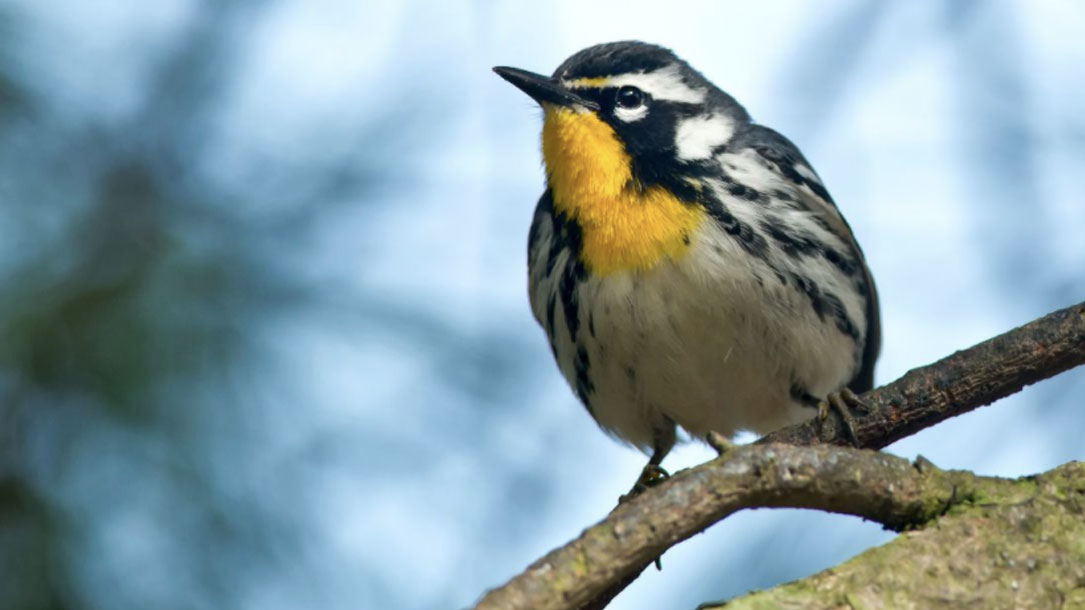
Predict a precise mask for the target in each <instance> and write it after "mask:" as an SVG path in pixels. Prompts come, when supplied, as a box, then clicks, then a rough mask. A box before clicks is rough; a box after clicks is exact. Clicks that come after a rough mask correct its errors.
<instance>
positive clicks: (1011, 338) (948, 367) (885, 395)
mask: <svg viewBox="0 0 1085 610" xmlns="http://www.w3.org/2000/svg"><path fill="white" fill-rule="evenodd" d="M1083 362H1085V303H1078V304H1077V305H1074V306H1072V307H1067V308H1066V309H1060V310H1058V311H1056V312H1053V313H1050V314H1048V315H1046V316H1044V317H1042V318H1039V319H1037V320H1033V321H1032V322H1029V323H1028V324H1025V325H1024V326H1020V327H1018V328H1015V329H1013V330H1011V331H1009V332H1007V333H1004V334H1001V335H999V336H997V337H994V338H993V339H988V340H987V341H984V342H983V343H979V344H977V345H974V346H972V347H970V348H968V349H966V350H961V351H959V352H957V353H955V354H952V355H950V356H947V357H945V358H942V359H941V360H939V361H938V362H935V363H934V364H930V365H927V366H924V367H920V368H917V369H913V370H911V371H908V372H907V373H905V374H904V376H903V377H901V378H900V379H897V380H896V381H894V382H892V383H890V384H887V385H884V386H881V387H880V388H877V389H875V390H872V391H870V392H867V393H866V394H864V395H863V396H862V398H863V401H864V402H866V404H867V405H868V406H870V407H871V408H872V409H873V412H872V413H870V414H869V415H866V416H864V417H858V418H856V419H855V434H856V436H857V437H858V439H859V446H860V447H865V448H867V449H881V448H882V447H885V446H886V445H888V444H890V443H893V442H894V441H898V440H900V439H902V438H904V437H906V436H910V435H912V434H915V433H916V432H919V431H920V430H922V429H924V428H929V427H930V426H933V425H934V424H937V423H938V422H941V421H944V420H947V419H949V418H951V417H954V416H957V415H960V414H962V413H967V412H968V411H971V410H973V409H976V408H979V407H982V406H986V405H989V404H991V403H992V402H994V401H996V400H998V399H1000V398H1004V397H1006V396H1009V395H1010V394H1013V393H1015V392H1019V391H1021V389H1022V388H1024V387H1025V386H1027V385H1029V384H1033V383H1036V382H1037V381H1041V380H1043V379H1047V378H1048V377H1054V376H1055V375H1058V374H1059V373H1061V372H1063V371H1066V370H1068V369H1071V368H1073V367H1075V366H1078V365H1079V364H1082V363H1083ZM824 423H825V426H824V430H823V431H822V434H823V435H824V436H823V438H822V440H821V441H820V442H823V443H825V442H828V443H833V444H836V445H847V444H849V441H848V437H847V436H846V435H845V434H844V431H843V429H842V427H841V426H840V425H838V422H837V420H835V419H830V420H827V421H825V422H824ZM757 442H759V443H789V444H792V445H810V444H816V443H818V442H819V440H818V426H817V425H816V422H814V421H809V422H806V423H803V424H799V425H797V426H789V427H787V428H782V429H780V430H777V431H776V432H773V433H771V434H769V435H767V436H765V437H764V438H762V439H761V440H759V441H757Z"/></svg>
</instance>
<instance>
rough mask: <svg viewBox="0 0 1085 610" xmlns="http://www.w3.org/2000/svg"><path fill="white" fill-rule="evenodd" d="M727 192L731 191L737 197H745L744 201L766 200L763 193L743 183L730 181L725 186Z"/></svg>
mask: <svg viewBox="0 0 1085 610" xmlns="http://www.w3.org/2000/svg"><path fill="white" fill-rule="evenodd" d="M727 192H728V193H731V194H732V195H734V196H735V197H738V198H739V199H745V200H746V201H766V198H765V195H764V194H763V193H761V192H760V191H757V190H755V189H752V188H750V187H748V186H746V185H744V184H739V183H737V182H735V183H732V184H731V185H730V186H728V187H727Z"/></svg>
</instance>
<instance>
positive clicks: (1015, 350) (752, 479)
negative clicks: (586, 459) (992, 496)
mask: <svg viewBox="0 0 1085 610" xmlns="http://www.w3.org/2000/svg"><path fill="white" fill-rule="evenodd" d="M1082 362H1085V303H1082V304H1078V305H1076V306H1073V307H1069V308H1067V309H1063V310H1060V311H1057V312H1054V313H1052V314H1049V315H1047V316H1044V317H1043V318H1040V319H1038V320H1036V321H1034V322H1031V323H1029V324H1027V325H1025V326H1022V327H1020V328H1017V329H1015V330H1012V331H1010V332H1008V333H1005V334H1003V335H1000V336H998V337H995V338H993V339H990V340H988V341H985V342H983V343H981V344H979V345H976V346H974V347H972V348H969V349H967V350H964V351H961V352H957V353H955V354H953V355H951V356H949V357H947V358H944V359H942V360H940V361H939V362H936V363H934V364H932V365H930V366H927V367H923V368H920V369H916V370H913V371H910V372H909V373H907V374H906V375H905V376H904V377H902V378H900V379H898V380H897V381H894V382H893V383H891V384H888V385H886V386H883V387H880V388H877V389H875V390H873V391H871V392H868V393H867V394H865V395H864V396H863V400H864V401H865V402H866V403H867V404H868V405H869V406H870V407H872V408H873V412H872V413H870V414H869V415H867V416H864V417H859V418H856V421H855V432H856V436H857V438H858V441H859V444H860V446H863V447H868V448H881V447H883V446H885V445H886V444H888V443H890V442H893V441H894V440H897V439H899V438H902V437H904V436H907V435H909V434H912V433H914V432H916V431H918V430H920V429H922V428H925V427H928V426H931V425H933V424H935V423H937V422H939V421H942V420H944V419H947V418H949V417H952V416H955V415H959V414H961V413H963V412H966V411H968V410H971V409H974V408H977V407H979V406H983V405H986V404H990V403H991V402H993V401H995V400H997V399H999V398H1001V397H1003V396H1007V395H1009V394H1012V393H1013V392H1016V391H1018V390H1020V389H1021V388H1022V387H1024V386H1025V385H1028V384H1030V383H1034V382H1035V381H1038V380H1040V379H1043V378H1046V377H1050V376H1052V375H1055V374H1058V373H1060V372H1062V371H1064V370H1066V369H1068V368H1071V367H1073V366H1076V365H1078V364H1081V363H1082ZM842 432H843V427H842V426H839V425H837V423H836V422H835V421H834V420H833V419H830V420H827V421H826V422H825V423H824V425H823V426H817V425H815V424H814V423H807V424H803V425H799V426H793V427H790V428H785V429H783V430H781V431H778V432H776V433H773V434H771V435H769V436H767V437H766V438H764V439H761V441H758V443H759V444H758V445H755V446H750V447H742V448H738V449H735V450H734V451H732V452H730V453H728V454H726V455H725V456H723V457H721V458H720V459H718V460H714V461H712V462H709V463H708V464H703V465H701V466H698V467H696V468H692V469H690V470H687V471H684V472H681V473H678V474H677V475H676V476H674V477H672V478H671V479H670V480H668V481H666V482H664V483H663V484H661V485H659V486H657V487H655V488H653V489H651V490H649V491H647V492H646V493H644V494H642V495H641V496H639V497H637V498H635V499H634V500H632V501H630V502H628V503H626V504H623V505H621V506H619V507H618V508H617V509H615V510H614V511H613V512H612V513H611V514H610V515H609V516H608V517H607V518H606V519H605V520H604V521H602V522H600V523H598V524H596V525H595V526H593V527H591V528H589V529H587V530H585V532H584V533H583V534H581V536H580V537H579V538H577V539H576V540H574V541H572V542H570V543H568V544H566V545H565V546H564V547H561V548H559V549H556V550H554V551H551V552H550V553H549V554H547V555H546V556H545V557H543V558H542V559H540V560H538V561H536V562H535V563H534V564H532V565H531V566H529V567H528V569H527V570H525V571H524V572H523V573H521V574H520V575H518V576H516V577H515V578H513V579H512V580H511V581H510V582H509V583H507V584H506V585H504V586H502V587H500V588H498V589H494V590H492V591H490V592H489V593H487V594H486V595H485V596H484V597H483V599H482V600H481V601H480V602H479V604H478V606H476V607H477V608H480V609H496V608H501V609H512V608H525V609H526V608H532V609H546V608H555V609H556V608H601V607H603V606H605V605H606V603H608V602H609V600H610V599H611V598H612V597H613V596H614V595H616V594H617V593H618V592H620V591H621V590H622V589H623V588H624V586H625V585H627V584H628V583H629V582H631V581H632V580H633V579H635V578H636V575H637V574H639V573H640V571H642V570H643V569H644V568H645V567H646V566H647V565H649V564H650V563H651V562H652V561H653V560H654V559H655V558H656V557H658V556H659V555H660V554H661V553H662V552H663V551H664V550H666V549H667V548H669V547H670V546H673V545H674V544H676V543H677V542H679V541H681V540H684V539H685V538H688V537H689V536H692V535H693V534H695V533H697V532H699V531H702V530H703V529H704V528H706V527H708V526H709V525H711V524H712V523H714V522H716V521H718V520H720V519H722V518H724V517H726V516H727V515H729V514H731V513H733V512H735V511H736V510H740V509H742V508H751V507H760V506H790V507H806V508H820V509H823V510H832V511H837V512H845V513H849V514H856V515H859V516H863V517H866V518H869V519H874V520H878V521H881V522H882V523H885V524H886V525H887V526H890V527H894V528H900V527H904V526H919V525H923V524H925V523H928V522H929V521H930V520H931V519H932V518H934V517H936V516H937V515H940V514H941V513H942V512H944V511H945V510H948V509H950V508H953V507H955V506H957V505H958V504H959V503H961V502H965V501H968V499H969V498H970V497H973V496H974V494H971V493H970V492H968V490H971V489H977V488H982V489H986V486H987V485H988V484H989V483H990V482H991V481H993V480H989V479H985V478H982V477H976V476H974V475H971V474H969V473H945V472H943V471H940V470H938V469H937V468H934V467H933V466H930V465H929V464H928V465H927V466H926V467H923V465H922V464H920V465H918V466H917V467H915V468H913V467H911V466H909V465H908V463H907V462H905V461H903V460H900V459H899V458H893V457H892V456H887V455H884V454H878V453H875V452H870V451H866V452H864V451H859V450H855V449H841V448H833V447H824V446H823V447H799V446H794V445H811V444H817V443H819V442H820V443H835V444H846V443H847V442H848V441H847V437H846V436H845V435H844V434H843V433H842ZM819 433H820V437H819ZM781 441H783V442H786V443H789V444H790V445H792V446H782V445H779V444H773V443H779V442H781ZM1005 484H1006V485H1010V483H1005ZM977 486H978V487H977ZM962 490H964V491H962ZM947 494H948V495H947ZM981 497H982V494H981ZM769 607H771V606H769Z"/></svg>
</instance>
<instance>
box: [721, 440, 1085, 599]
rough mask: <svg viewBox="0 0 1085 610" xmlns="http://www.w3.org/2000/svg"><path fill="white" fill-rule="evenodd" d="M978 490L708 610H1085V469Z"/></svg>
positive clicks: (990, 483) (980, 483)
mask: <svg viewBox="0 0 1085 610" xmlns="http://www.w3.org/2000/svg"><path fill="white" fill-rule="evenodd" d="M976 483H977V485H976V489H975V490H974V491H975V493H974V494H973V495H972V496H971V497H970V498H968V499H967V500H966V501H962V502H956V503H954V504H953V506H952V508H950V509H949V510H948V511H947V512H946V513H945V514H944V515H941V516H940V517H937V518H936V519H934V520H932V521H930V522H928V523H927V524H925V525H922V526H919V527H918V528H916V529H913V530H910V531H907V532H905V533H903V534H901V535H900V536H898V537H897V538H895V539H894V540H892V541H890V542H889V543H888V544H885V545H883V546H880V547H876V548H873V549H870V550H868V551H866V552H864V553H862V554H860V555H858V556H856V557H854V558H852V559H851V560H849V561H847V562H845V563H843V564H840V565H838V566H835V567H833V568H830V569H828V570H825V571H823V572H820V573H818V574H815V575H813V576H810V577H809V578H804V579H802V580H798V581H795V582H791V583H787V584H784V585H780V586H778V587H775V588H773V589H769V590H765V591H758V592H755V593H751V594H748V595H745V596H742V597H739V598H736V599H733V600H729V601H727V602H718V603H710V604H703V605H702V606H701V607H702V608H703V609H706V610H707V609H713V610H715V609H721V608H726V610H745V609H763V608H788V609H792V608H793V609H822V608H824V609H829V608H854V609H860V608H934V609H937V608H947V609H948V608H955V609H956V608H984V609H988V608H994V609H997V608H1037V609H1040V608H1044V609H1047V608H1065V609H1070V608H1077V609H1085V464H1083V463H1081V462H1071V463H1069V464H1065V465H1063V466H1060V467H1058V468H1055V469H1054V470H1051V471H1049V472H1046V473H1044V474H1041V475H1036V476H1032V477H1023V478H1021V479H1015V480H1011V479H995V478H988V477H977V479H976Z"/></svg>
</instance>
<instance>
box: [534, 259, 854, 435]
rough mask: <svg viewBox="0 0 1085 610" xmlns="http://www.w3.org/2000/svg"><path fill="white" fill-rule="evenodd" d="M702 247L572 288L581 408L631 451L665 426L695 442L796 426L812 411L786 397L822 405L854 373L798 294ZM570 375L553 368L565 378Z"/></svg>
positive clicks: (833, 334)
mask: <svg viewBox="0 0 1085 610" xmlns="http://www.w3.org/2000/svg"><path fill="white" fill-rule="evenodd" d="M712 246H713V244H712V243H707V242H705V243H695V244H694V247H693V249H692V251H691V252H690V254H689V255H688V256H686V257H684V258H682V259H681V260H677V261H667V262H665V263H663V264H660V265H657V266H656V267H654V268H652V269H650V270H647V271H631V272H627V273H618V274H611V275H607V276H604V277H591V278H589V279H588V280H586V281H585V282H584V284H583V285H581V286H580V290H579V308H580V311H581V319H582V320H586V321H587V326H588V328H587V329H581V332H580V333H579V337H580V339H579V341H578V344H579V345H577V346H576V349H579V348H580V347H583V349H584V351H585V352H586V358H582V359H583V360H584V362H583V363H582V364H584V366H583V367H581V368H582V369H584V370H581V371H579V374H580V375H581V376H582V377H585V378H587V380H588V382H589V384H590V387H591V393H590V396H589V400H588V401H587V402H588V406H589V408H590V410H591V412H592V415H593V416H594V417H595V419H596V420H597V421H598V422H599V424H600V425H601V426H603V427H604V428H605V429H607V430H609V431H611V432H612V433H614V434H615V435H616V436H618V437H620V438H623V439H625V440H627V441H629V442H631V443H633V444H635V445H638V446H640V447H644V448H649V447H650V446H651V444H652V441H653V435H654V434H656V431H658V430H659V429H666V427H668V426H671V425H673V424H672V423H671V422H673V423H677V424H678V425H680V426H682V427H683V428H685V429H686V430H687V431H688V432H689V433H690V434H692V435H694V436H703V435H704V434H706V433H707V432H709V431H716V432H719V433H721V434H724V435H726V436H730V435H732V434H733V433H735V432H736V431H738V430H743V429H746V430H752V431H755V432H758V433H764V432H768V431H770V430H772V429H775V428H777V427H780V426H783V425H786V424H789V423H795V422H798V421H801V420H802V419H805V418H808V417H810V416H811V415H813V412H812V410H811V409H809V408H807V407H804V406H802V405H801V404H800V403H799V402H798V401H797V400H795V399H794V398H793V392H792V388H793V387H795V386H797V385H798V386H801V387H802V389H803V390H804V391H806V392H808V393H810V394H813V395H814V396H824V395H825V394H827V393H829V392H831V391H834V390H836V389H839V388H840V387H842V386H843V385H844V384H845V383H847V381H848V380H849V379H850V377H851V375H852V374H853V372H854V370H855V350H856V344H855V342H854V340H852V339H851V338H849V337H847V336H845V335H843V334H841V333H840V332H838V331H837V330H836V328H835V327H834V326H833V325H832V324H831V323H827V322H826V321H825V320H824V319H821V318H819V316H818V315H817V314H816V313H815V311H814V309H813V308H812V307H811V305H810V301H809V299H808V298H807V297H806V296H805V295H804V294H803V293H802V292H801V291H800V290H798V289H796V288H795V287H794V286H789V285H788V283H787V281H786V280H781V279H780V278H779V277H778V276H777V275H776V274H774V273H773V272H772V271H771V270H770V268H769V267H767V266H766V267H764V268H759V267H758V264H757V261H756V260H753V259H751V258H750V257H749V256H745V255H742V254H740V253H735V252H731V251H728V250H722V251H721V250H720V249H719V248H713V247H712ZM584 330H586V331H587V332H584ZM562 347H563V346H562V345H561V342H559V345H558V346H556V347H555V349H556V350H558V351H560V350H561V349H562ZM571 347H572V344H571V343H570V344H567V345H565V346H564V348H565V349H570V348H571ZM558 356H559V361H561V360H566V361H568V360H569V358H568V357H567V358H562V357H561V356H562V355H561V354H560V353H559V354H558ZM573 357H574V358H575V355H574V356H573ZM576 369H577V367H571V368H570V367H563V370H564V371H565V372H566V375H567V376H569V375H570V373H572V374H573V375H574V376H575V375H576V374H577V371H576ZM581 381H582V382H583V379H582V380H581ZM570 382H573V383H574V387H575V379H574V378H573V377H572V376H570Z"/></svg>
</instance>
